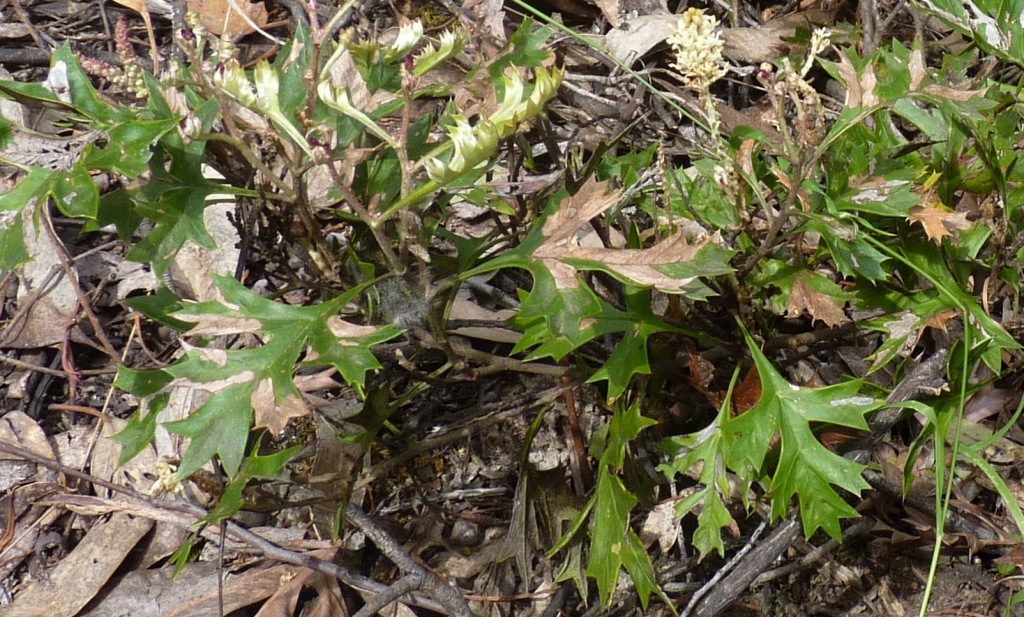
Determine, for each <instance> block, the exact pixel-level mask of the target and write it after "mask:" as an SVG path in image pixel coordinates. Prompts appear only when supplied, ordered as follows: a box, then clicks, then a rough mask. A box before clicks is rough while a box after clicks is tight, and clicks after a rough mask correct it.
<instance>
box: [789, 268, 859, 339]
mask: <svg viewBox="0 0 1024 617" xmlns="http://www.w3.org/2000/svg"><path fill="white" fill-rule="evenodd" d="M804 311H807V314H808V315H810V316H811V319H816V320H820V321H821V322H822V323H824V324H825V325H826V326H828V327H830V328H834V327H836V326H838V325H840V324H843V323H846V322H847V321H849V320H850V318H849V317H847V316H846V313H844V312H843V308H842V307H841V306H839V303H838V302H836V301H835V298H833V297H832V296H829V295H827V294H824V293H821V292H820V291H817V290H815V289H814V288H812V287H811V286H810V285H809V284H808V283H807V280H806V279H805V278H804V277H803V276H797V277H796V278H794V279H793V288H792V289H791V290H790V292H789V301H788V302H786V315H787V316H789V317H797V316H799V315H802V314H803V313H804Z"/></svg>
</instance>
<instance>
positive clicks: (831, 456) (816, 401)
mask: <svg viewBox="0 0 1024 617" xmlns="http://www.w3.org/2000/svg"><path fill="white" fill-rule="evenodd" d="M746 338H747V345H748V347H749V348H750V352H751V354H752V355H753V357H754V364H755V365H756V366H757V371H758V373H759V375H760V378H761V388H762V391H761V398H760V400H758V403H757V405H755V406H754V407H753V408H752V409H750V410H749V411H747V412H746V413H744V414H742V415H740V416H738V417H736V418H733V419H730V420H728V421H726V422H724V423H723V431H724V433H725V434H726V435H727V436H729V439H730V441H731V443H730V444H729V446H728V458H727V460H726V463H727V464H728V466H729V467H730V468H731V469H733V470H745V469H752V470H755V471H756V472H758V473H761V474H767V473H771V479H770V481H769V483H768V484H769V489H770V494H771V498H772V516H773V517H781V516H783V515H785V513H786V511H787V510H788V509H789V506H790V503H791V500H792V498H793V497H794V496H796V497H797V499H798V500H799V502H800V515H801V518H802V520H803V526H804V533H805V534H806V535H807V536H808V537H809V536H810V535H811V534H813V533H814V531H815V530H816V529H818V528H819V527H820V528H822V529H824V530H825V531H826V532H828V534H829V535H831V536H832V537H834V538H839V537H841V535H842V531H841V529H840V527H839V521H840V519H843V518H855V517H857V516H858V514H857V511H856V510H854V509H853V508H852V507H851V506H850V504H848V503H847V502H846V500H844V499H843V497H842V496H841V495H840V494H839V493H838V492H837V489H843V490H846V491H849V492H851V493H853V494H855V495H859V494H860V492H861V491H862V490H864V489H865V488H868V484H867V482H866V481H865V480H864V479H863V478H862V477H861V471H862V469H863V467H862V466H861V465H858V464H856V463H854V462H852V461H850V460H847V459H845V458H843V457H842V456H839V455H838V454H836V453H834V452H831V451H830V450H828V449H827V448H826V447H825V446H823V445H822V444H821V443H820V442H819V441H818V438H817V436H816V435H815V433H814V430H813V429H812V426H811V423H812V422H813V423H821V424H830V425H838V426H845V427H850V428H854V429H860V430H865V429H867V422H866V421H865V414H867V413H868V412H870V411H872V410H873V409H875V408H877V407H878V403H877V402H876V401H875V400H874V399H872V398H869V397H864V396H858V395H857V393H858V390H859V389H860V385H861V383H860V381H849V382H845V383H840V384H836V385H834V386H829V387H826V388H800V387H797V386H795V385H793V384H791V383H789V382H788V381H786V380H785V378H783V377H782V375H780V374H779V373H778V372H777V371H776V370H775V368H774V367H772V365H771V363H770V362H769V361H768V359H767V358H766V357H765V356H764V354H762V353H761V352H760V350H759V349H758V348H757V345H756V344H755V343H754V341H753V339H751V338H750V336H749V335H747V336H746ZM776 439H777V440H778V461H777V463H776V466H775V469H774V470H769V469H766V468H765V459H766V456H767V454H768V452H770V451H771V450H772V449H773V447H774V443H773V442H774V441H775V440H776Z"/></svg>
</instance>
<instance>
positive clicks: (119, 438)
mask: <svg viewBox="0 0 1024 617" xmlns="http://www.w3.org/2000/svg"><path fill="white" fill-rule="evenodd" d="M169 399H170V394H169V393H166V392H164V393H161V394H158V395H156V396H154V397H153V398H152V399H151V400H150V401H149V405H148V406H147V409H146V416H145V417H141V415H140V414H141V413H142V410H141V409H140V410H139V411H136V412H135V413H134V414H133V415H132V418H131V420H129V421H128V424H126V425H125V427H124V428H123V429H121V430H120V432H118V433H117V434H116V435H114V437H113V440H114V441H115V442H116V443H118V444H120V445H121V454H120V455H119V456H118V459H117V464H118V465H124V464H125V463H127V462H128V461H130V460H132V459H133V458H135V457H136V456H137V455H138V454H139V452H142V450H143V449H144V448H145V447H146V446H147V445H149V442H151V441H153V436H154V435H155V434H156V419H157V416H158V415H160V411H161V410H162V409H163V408H164V407H166V406H167V401H168V400H169Z"/></svg>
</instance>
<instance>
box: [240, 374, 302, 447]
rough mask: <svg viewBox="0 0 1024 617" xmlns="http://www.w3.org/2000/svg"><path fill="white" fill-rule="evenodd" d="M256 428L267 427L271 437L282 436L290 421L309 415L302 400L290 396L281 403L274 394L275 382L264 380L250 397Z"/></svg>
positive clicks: (292, 395)
mask: <svg viewBox="0 0 1024 617" xmlns="http://www.w3.org/2000/svg"><path fill="white" fill-rule="evenodd" d="M250 402H251V403H252V409H253V419H254V424H255V426H256V428H260V427H263V426H265V427H267V429H268V430H269V431H270V434H271V435H280V434H281V433H282V432H283V431H284V428H285V426H287V424H288V421H289V420H291V419H292V418H301V417H302V416H305V415H307V414H308V413H309V408H308V407H306V404H305V403H303V402H302V399H300V398H299V397H297V396H295V395H294V394H289V395H287V396H285V397H284V398H283V399H281V400H280V401H279V400H277V396H276V395H275V393H274V382H273V381H271V380H270V379H269V378H268V379H264V380H263V381H261V382H260V383H259V385H258V386H256V389H255V390H254V391H253V393H252V396H251V397H250Z"/></svg>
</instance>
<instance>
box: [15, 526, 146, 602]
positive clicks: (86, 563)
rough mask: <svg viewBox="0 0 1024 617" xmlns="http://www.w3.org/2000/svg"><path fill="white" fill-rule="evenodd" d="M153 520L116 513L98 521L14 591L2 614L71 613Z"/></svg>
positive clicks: (93, 593) (96, 589)
mask: <svg viewBox="0 0 1024 617" xmlns="http://www.w3.org/2000/svg"><path fill="white" fill-rule="evenodd" d="M152 526H153V521H151V520H149V519H145V518H138V517H134V516H131V515H129V514H123V513H117V514H114V515H112V516H111V517H110V519H109V520H106V521H103V522H100V523H98V524H96V525H94V526H93V527H92V529H90V530H89V533H87V534H85V538H84V539H83V540H82V541H81V542H80V543H79V544H78V546H76V547H75V549H74V550H73V551H71V553H70V554H69V555H68V556H67V557H65V558H64V559H62V560H61V561H60V563H58V564H57V565H56V567H54V568H53V570H52V571H49V572H47V574H46V576H44V577H42V578H39V579H36V580H35V581H33V582H32V583H30V584H29V586H28V587H27V588H26V589H25V590H23V591H21V592H20V593H18V594H16V596H15V598H14V602H13V603H12V604H11V605H10V606H8V607H7V608H6V609H5V610H4V613H3V614H4V617H38V616H39V615H49V616H51V617H73V616H74V615H76V614H78V612H79V611H80V610H82V608H83V607H85V605H86V604H88V603H89V601H90V600H92V599H93V598H94V597H95V596H96V594H98V593H99V592H100V590H101V589H102V588H103V586H104V585H105V584H106V583H107V580H109V579H110V577H111V576H112V575H113V574H114V572H115V571H116V570H117V569H118V568H119V567H120V566H121V563H122V562H123V561H124V559H125V557H127V556H128V554H129V553H130V552H131V551H132V549H134V548H135V545H136V544H137V543H138V542H139V540H140V539H142V536H144V535H146V533H148V532H149V530H150V528H151V527H152Z"/></svg>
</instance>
